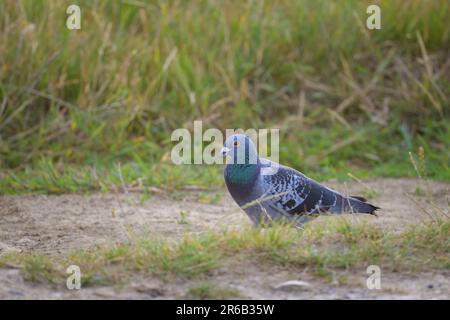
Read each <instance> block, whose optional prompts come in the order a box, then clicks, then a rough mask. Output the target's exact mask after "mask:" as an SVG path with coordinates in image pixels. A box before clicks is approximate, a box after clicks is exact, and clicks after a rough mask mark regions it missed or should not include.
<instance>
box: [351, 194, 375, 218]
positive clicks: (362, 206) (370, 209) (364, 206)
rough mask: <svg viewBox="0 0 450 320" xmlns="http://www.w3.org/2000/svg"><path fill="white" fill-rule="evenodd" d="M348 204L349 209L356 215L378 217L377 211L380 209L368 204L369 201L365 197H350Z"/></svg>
mask: <svg viewBox="0 0 450 320" xmlns="http://www.w3.org/2000/svg"><path fill="white" fill-rule="evenodd" d="M346 200H347V203H348V205H349V209H350V211H352V212H355V213H368V214H373V215H374V216H376V215H377V214H376V213H375V211H376V210H378V209H380V208H379V207H377V206H374V205H372V204H370V203H368V202H367V200H366V199H365V198H363V197H357V196H350V197H348V198H347V199H346Z"/></svg>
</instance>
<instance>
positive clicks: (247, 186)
mask: <svg viewBox="0 0 450 320" xmlns="http://www.w3.org/2000/svg"><path fill="white" fill-rule="evenodd" d="M221 155H222V156H229V157H230V160H231V161H229V162H228V163H227V165H226V166H225V171H224V177H225V183H226V185H227V188H228V191H229V192H230V194H231V196H232V197H233V199H234V200H235V201H236V203H237V204H238V205H239V206H240V207H241V208H242V209H243V210H244V211H245V212H246V213H247V215H248V216H249V218H250V220H252V222H253V223H254V224H255V225H256V226H258V225H260V224H261V223H264V224H270V222H271V221H275V220H282V221H288V222H292V223H294V224H295V225H297V226H301V225H302V224H304V223H306V222H308V221H309V220H311V218H314V217H317V216H318V215H320V214H340V213H366V214H372V215H376V214H375V211H376V210H377V209H379V207H376V206H374V205H372V204H370V203H367V202H366V199H364V198H363V197H358V196H346V195H343V194H342V193H339V192H338V191H335V190H333V189H330V188H327V187H325V186H323V185H321V184H319V183H318V182H316V181H314V180H312V179H310V178H308V177H307V176H305V175H304V174H302V173H300V172H299V171H297V170H294V169H292V168H289V167H286V166H282V165H280V164H278V163H275V162H272V161H270V160H268V159H264V158H261V157H259V156H258V153H257V150H256V147H255V145H254V143H253V142H252V140H251V139H250V138H249V137H248V136H247V135H244V134H235V135H232V136H230V137H228V138H227V140H226V141H225V143H224V147H223V148H222V150H221Z"/></svg>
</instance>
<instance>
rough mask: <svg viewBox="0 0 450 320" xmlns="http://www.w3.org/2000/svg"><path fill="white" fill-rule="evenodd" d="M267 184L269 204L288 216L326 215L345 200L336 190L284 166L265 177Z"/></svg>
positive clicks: (266, 195)
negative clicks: (325, 213) (322, 213)
mask: <svg viewBox="0 0 450 320" xmlns="http://www.w3.org/2000/svg"><path fill="white" fill-rule="evenodd" d="M264 184H265V190H266V194H265V197H266V198H267V199H268V200H267V205H268V206H269V207H271V208H272V209H274V210H276V211H277V212H280V213H282V214H283V215H285V216H293V215H304V214H307V215H309V214H318V213H321V212H326V211H328V210H330V208H332V207H335V206H336V205H338V204H339V202H340V201H342V197H341V196H340V195H339V194H338V193H336V192H335V191H333V190H331V189H328V188H326V187H324V186H321V185H320V184H319V183H317V182H315V181H314V180H312V179H309V178H308V177H306V176H305V175H303V174H301V173H300V172H298V171H296V170H294V169H291V168H288V167H284V166H280V167H279V169H278V172H277V173H276V174H273V175H266V176H264Z"/></svg>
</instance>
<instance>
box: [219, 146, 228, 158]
mask: <svg viewBox="0 0 450 320" xmlns="http://www.w3.org/2000/svg"><path fill="white" fill-rule="evenodd" d="M228 152H230V149H229V148H227V147H223V148H222V149H221V150H220V154H221V156H222V157H225V156H226V155H227V154H228Z"/></svg>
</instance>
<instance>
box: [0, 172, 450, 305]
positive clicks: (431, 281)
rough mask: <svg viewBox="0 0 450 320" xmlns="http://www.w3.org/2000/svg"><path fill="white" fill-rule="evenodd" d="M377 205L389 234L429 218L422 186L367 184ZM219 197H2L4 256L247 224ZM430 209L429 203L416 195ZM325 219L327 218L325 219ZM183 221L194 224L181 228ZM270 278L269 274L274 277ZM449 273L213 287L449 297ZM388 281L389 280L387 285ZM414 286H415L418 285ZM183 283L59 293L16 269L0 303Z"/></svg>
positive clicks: (235, 278)
mask: <svg viewBox="0 0 450 320" xmlns="http://www.w3.org/2000/svg"><path fill="white" fill-rule="evenodd" d="M365 184H366V186H367V188H370V189H371V190H372V191H371V193H372V194H373V195H374V198H373V199H372V200H371V201H372V202H373V203H374V204H376V205H379V206H380V207H382V208H383V210H382V211H380V213H379V217H378V218H374V217H362V219H372V221H374V222H375V223H378V224H380V225H382V226H383V228H389V229H395V230H400V229H402V228H404V226H405V225H407V224H409V223H420V221H422V220H423V219H424V218H425V214H424V213H423V210H422V209H421V208H420V207H419V205H418V204H416V203H415V202H413V201H412V200H410V198H409V197H407V196H406V195H405V193H408V194H414V192H415V189H416V187H417V184H418V181H417V180H413V179H377V180H373V181H369V182H365ZM327 185H328V186H331V187H333V188H336V189H338V190H340V191H342V192H348V193H349V194H356V195H357V194H361V190H364V188H365V187H364V186H362V185H361V184H359V183H353V182H352V183H346V184H342V183H336V182H329V183H327ZM449 188H450V185H449V184H446V183H437V182H430V185H429V190H430V191H431V193H432V194H433V196H434V198H435V199H436V201H437V204H438V205H440V206H441V207H443V208H448V204H447V202H446V201H447V199H446V197H448V195H449V194H450V192H449ZM220 194H221V195H222V196H220V197H218V195H217V194H214V193H211V194H207V193H204V192H203V193H202V194H201V195H199V192H198V191H197V192H194V191H191V192H186V193H180V194H176V195H171V196H168V195H165V194H158V195H153V196H151V197H150V198H149V199H147V200H145V201H141V200H142V199H141V195H139V194H136V193H128V194H120V195H114V194H100V193H96V194H92V195H75V194H69V195H61V196H45V195H32V196H3V197H0V254H4V253H5V252H8V251H25V252H39V253H45V254H50V255H57V254H64V253H66V252H70V251H71V250H74V249H82V248H93V247H95V246H101V245H104V244H107V243H115V242H120V241H126V240H127V230H133V232H135V233H147V234H148V233H151V234H158V235H160V236H162V237H165V238H173V239H177V238H179V237H181V236H182V235H184V234H185V233H187V232H201V231H203V230H205V229H207V228H209V229H211V228H218V229H220V228H222V227H223V226H224V225H236V226H240V225H242V226H243V225H246V224H248V223H249V221H248V219H247V217H246V216H245V215H244V213H243V212H242V211H241V210H240V209H239V208H237V207H236V205H235V204H234V203H233V201H232V200H231V198H230V197H229V196H228V194H227V193H226V192H222V193H220ZM414 197H415V198H416V199H417V200H418V201H419V203H421V202H422V203H423V205H424V206H426V204H425V201H424V199H423V197H419V196H414ZM324 218H326V217H324ZM180 220H184V222H187V223H179V222H180ZM268 274H270V276H268ZM449 275H450V272H443V273H442V274H431V273H427V274H420V275H408V274H406V275H405V274H398V273H396V274H388V275H385V278H384V279H385V281H384V283H387V285H386V286H384V287H383V289H382V290H372V291H370V290H368V289H367V288H366V286H365V281H366V278H367V274H366V272H365V270H361V271H360V272H356V274H349V275H348V277H349V279H350V280H349V283H348V284H346V285H345V286H343V285H338V284H331V285H330V284H329V283H323V282H322V281H321V280H320V279H316V278H314V277H312V276H311V275H309V273H308V272H307V270H303V271H300V274H298V273H296V274H292V271H286V270H282V269H279V270H278V269H277V270H270V271H269V270H259V269H255V267H251V268H248V269H246V270H242V271H240V272H236V271H232V272H231V271H228V270H217V271H216V272H215V276H214V283H220V284H225V285H226V286H227V287H231V288H233V289H236V292H239V296H240V297H243V298H254V299H267V298H274V299H277V298H287V299H304V298H309V299H311V298H313V299H314V298H331V299H333V298H339V299H365V298H371V299H376V298H399V299H401V298H426V299H429V298H441V299H442V298H446V299H449V298H450V280H449V279H450V277H449ZM294 279H295V280H302V281H306V282H308V283H309V284H310V286H305V287H298V288H296V289H292V288H290V289H289V290H287V289H283V290H281V289H274V287H275V286H276V285H277V284H279V283H281V282H283V281H287V280H294ZM386 279H387V280H386ZM412 280H413V281H412ZM202 281H203V280H201V279H199V280H196V281H195V282H192V281H191V282H187V281H186V280H184V281H182V280H177V282H176V283H170V284H167V283H162V282H161V281H160V280H159V279H155V278H145V279H140V278H136V279H133V282H132V283H130V284H129V285H128V286H126V287H125V288H121V289H118V288H114V287H95V288H85V289H82V290H80V291H69V290H63V289H61V290H56V289H54V288H50V287H48V286H45V285H34V284H30V283H28V282H25V281H24V280H23V279H22V277H21V274H20V271H19V270H16V269H0V298H3V299H4V298H13V299H15V298H18V299H23V298H49V299H58V298H86V299H89V298H144V299H148V298H157V299H166V298H180V297H185V296H186V292H187V291H188V288H189V287H191V286H192V285H193V284H195V283H201V282H202Z"/></svg>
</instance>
